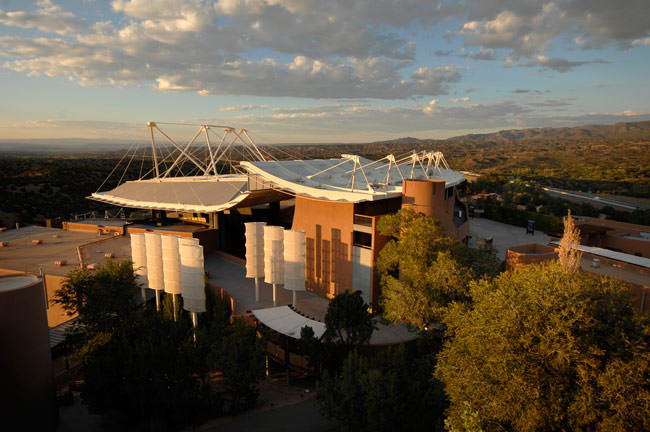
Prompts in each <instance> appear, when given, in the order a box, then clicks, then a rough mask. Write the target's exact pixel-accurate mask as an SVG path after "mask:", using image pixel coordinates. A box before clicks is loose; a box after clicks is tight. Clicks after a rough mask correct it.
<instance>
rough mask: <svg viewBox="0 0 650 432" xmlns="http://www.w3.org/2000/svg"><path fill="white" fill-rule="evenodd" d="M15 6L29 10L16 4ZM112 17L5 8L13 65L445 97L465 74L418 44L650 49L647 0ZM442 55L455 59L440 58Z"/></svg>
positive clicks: (81, 76) (373, 1) (526, 61)
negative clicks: (441, 35)
mask: <svg viewBox="0 0 650 432" xmlns="http://www.w3.org/2000/svg"><path fill="white" fill-rule="evenodd" d="M11 4H12V5H15V4H16V3H11ZM110 4H111V7H112V10H113V12H114V14H115V17H113V19H112V20H111V21H99V22H89V23H86V22H84V21H83V20H82V19H80V18H79V17H78V16H76V15H74V14H73V13H71V12H68V11H64V10H63V8H61V7H60V6H58V5H56V4H54V3H53V2H52V1H51V0H42V1H40V2H39V3H38V5H37V6H36V8H34V10H32V11H22V10H14V11H4V10H3V11H0V24H2V25H3V26H5V27H8V28H12V27H22V28H28V29H36V30H38V31H40V32H44V33H49V34H47V35H43V34H38V35H36V36H34V35H29V36H27V35H23V36H20V37H19V36H17V34H12V33H5V34H9V35H12V36H4V37H1V38H0V56H3V57H4V58H5V62H4V66H5V67H7V68H10V69H13V70H15V71H19V72H24V73H28V74H32V75H34V74H41V75H47V76H64V77H67V78H69V79H71V80H73V81H75V82H77V83H79V84H80V85H85V86H89V85H90V86H96V85H127V84H145V85H151V86H152V87H154V88H155V89H157V90H159V91H182V92H187V91H190V92H198V93H199V94H202V95H211V94H228V95H256V96H293V97H308V98H383V99H404V98H410V97H414V96H425V97H437V96H440V95H445V94H447V93H448V92H449V89H450V87H452V86H453V85H454V84H455V83H458V82H460V81H461V79H462V75H461V73H460V70H459V69H458V68H457V67H455V66H453V65H446V66H445V65H442V66H441V65H439V64H429V63H426V64H423V63H422V62H421V60H420V59H418V58H417V56H416V54H417V52H418V50H417V49H416V48H417V47H416V44H415V42H414V40H411V38H412V37H413V36H412V35H413V34H415V33H417V32H421V33H427V32H430V31H437V30H440V29H444V27H447V28H451V29H452V31H450V33H449V37H451V38H453V37H458V38H461V39H462V40H463V41H464V43H465V45H466V47H467V49H466V51H465V52H464V53H460V54H459V55H460V56H461V57H466V58H468V59H473V60H484V61H491V60H496V59H497V58H498V57H499V56H501V55H505V60H504V61H505V62H506V63H508V64H511V65H519V66H527V67H540V68H542V69H545V70H550V71H556V72H566V71H570V70H572V69H573V68H575V67H578V66H583V65H587V64H592V63H602V62H604V61H603V60H589V61H582V60H580V61H578V60H567V59H562V58H556V57H548V56H547V55H546V54H547V52H548V50H549V49H550V48H551V47H552V45H553V43H554V41H557V40H558V38H560V37H564V38H565V40H573V41H574V42H575V43H576V44H577V45H578V46H580V47H582V48H587V47H588V48H597V47H599V46H602V45H603V44H606V43H609V42H614V43H617V44H619V45H620V46H621V47H627V48H629V47H635V46H643V45H648V44H649V43H650V42H649V41H650V33H649V32H650V21H648V20H647V19H646V17H647V16H648V15H649V13H650V2H647V1H644V0H625V1H623V2H622V3H621V2H611V1H607V0H566V1H562V2H553V1H549V2H538V1H534V0H499V1H490V2H485V1H477V0H469V1H460V0H440V1H430V0H409V1H408V2H394V1H393V0H357V1H354V2H353V3H350V2H349V1H348V0H331V1H326V2H323V1H314V0H220V1H215V0H113V1H112V2H111V3H110ZM434 53H435V54H436V55H437V56H442V57H444V56H449V55H451V54H452V52H451V50H444V49H438V50H436V51H435V52H434Z"/></svg>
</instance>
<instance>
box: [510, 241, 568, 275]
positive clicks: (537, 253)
mask: <svg viewBox="0 0 650 432" xmlns="http://www.w3.org/2000/svg"><path fill="white" fill-rule="evenodd" d="M556 258H557V252H556V250H555V248H553V247H551V246H546V245H541V244H538V243H528V244H524V245H519V246H512V247H509V248H508V250H507V252H506V269H507V270H514V269H516V268H519V267H522V266H525V265H529V264H539V263H541V262H544V261H551V260H554V259H556Z"/></svg>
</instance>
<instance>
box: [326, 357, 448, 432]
mask: <svg viewBox="0 0 650 432" xmlns="http://www.w3.org/2000/svg"><path fill="white" fill-rule="evenodd" d="M431 359H432V357H427V356H423V357H419V358H414V357H413V356H409V355H408V354H407V352H406V350H405V349H404V347H403V346H402V347H399V348H397V349H396V350H392V349H388V350H387V351H385V352H383V353H375V355H373V356H372V357H365V356H363V355H361V354H359V353H358V352H357V351H356V350H354V351H351V352H350V353H349V354H348V356H347V357H346V358H345V360H344V361H343V365H342V368H341V370H340V371H339V372H338V373H333V374H332V373H329V372H328V371H326V372H325V373H324V375H323V381H322V383H321V385H320V387H319V388H318V394H317V398H318V403H319V405H320V407H321V412H322V413H323V414H324V415H326V416H327V417H330V418H334V419H336V420H337V421H338V422H339V424H340V428H341V430H342V431H398V430H407V431H411V430H439V429H440V426H441V425H442V421H441V419H442V415H443V412H444V409H445V407H446V402H445V398H444V394H443V393H442V389H441V384H440V382H438V381H436V380H435V379H433V377H432V376H431V367H432V365H431ZM436 426H438V427H437V428H436Z"/></svg>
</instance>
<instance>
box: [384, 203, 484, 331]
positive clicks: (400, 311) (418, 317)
mask: <svg viewBox="0 0 650 432" xmlns="http://www.w3.org/2000/svg"><path fill="white" fill-rule="evenodd" d="M379 230H380V231H381V233H382V234H383V235H386V236H391V237H392V239H391V240H390V241H389V242H388V243H387V244H386V246H384V248H383V249H382V251H381V252H380V254H379V257H378V259H377V270H378V272H379V275H380V277H381V287H382V299H381V306H382V308H383V313H384V318H386V319H387V320H388V321H390V322H393V323H402V322H403V323H406V324H408V325H410V326H412V327H415V328H418V329H420V330H423V329H425V328H426V327H427V326H429V325H431V324H433V323H434V322H438V321H440V320H441V319H442V316H443V314H444V311H445V310H446V308H447V306H448V305H449V304H450V303H451V302H454V301H466V300H468V298H469V297H468V295H469V292H468V288H467V286H468V283H469V281H470V279H471V278H472V276H473V275H474V273H473V271H472V270H471V267H468V265H472V262H473V260H476V262H477V263H478V261H479V260H480V261H481V262H487V261H485V259H484V258H485V257H487V259H488V260H491V259H492V257H493V256H494V251H493V250H492V251H491V252H490V251H489V250H487V249H486V250H485V251H480V252H475V253H472V252H470V250H469V249H468V248H467V247H466V246H465V245H463V244H462V243H460V242H459V241H457V240H454V239H453V238H451V237H449V236H447V235H445V234H444V232H443V230H442V228H441V227H440V223H439V222H438V221H437V220H436V219H434V218H432V217H427V216H425V215H423V214H421V213H417V212H415V211H414V210H412V209H410V208H405V209H402V210H400V211H399V212H397V213H396V214H394V215H388V216H384V217H383V218H382V219H381V220H380V222H379ZM495 264H496V262H495ZM488 267H489V265H488V266H486V265H484V264H477V266H476V268H477V271H479V272H481V273H484V272H487V271H486V270H485V269H487V268H488Z"/></svg>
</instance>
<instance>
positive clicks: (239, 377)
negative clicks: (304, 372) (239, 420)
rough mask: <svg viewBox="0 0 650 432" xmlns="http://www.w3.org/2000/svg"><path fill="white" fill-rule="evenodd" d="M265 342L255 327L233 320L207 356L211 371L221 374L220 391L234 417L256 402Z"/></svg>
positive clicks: (261, 376)
mask: <svg viewBox="0 0 650 432" xmlns="http://www.w3.org/2000/svg"><path fill="white" fill-rule="evenodd" d="M265 348H266V344H265V343H264V339H262V338H259V337H258V335H257V331H256V329H255V327H251V326H250V325H248V324H246V323H245V322H244V321H243V320H241V319H237V320H235V321H234V322H233V323H232V324H231V325H230V326H229V327H228V328H227V331H226V334H225V335H224V336H223V337H222V338H221V339H220V340H219V341H217V342H215V343H214V344H213V345H212V347H211V350H210V352H209V354H208V362H209V363H210V365H211V366H212V370H218V371H220V372H221V373H222V374H223V377H224V380H223V383H222V384H223V388H224V390H225V394H226V395H227V396H228V399H229V400H230V411H231V412H233V413H237V412H240V411H241V410H244V409H248V408H251V407H252V406H253V405H254V404H255V401H256V400H257V396H258V391H257V387H256V385H257V382H258V381H259V380H260V379H262V378H263V377H264V370H265V369H264V359H265V354H266V349H265Z"/></svg>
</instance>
